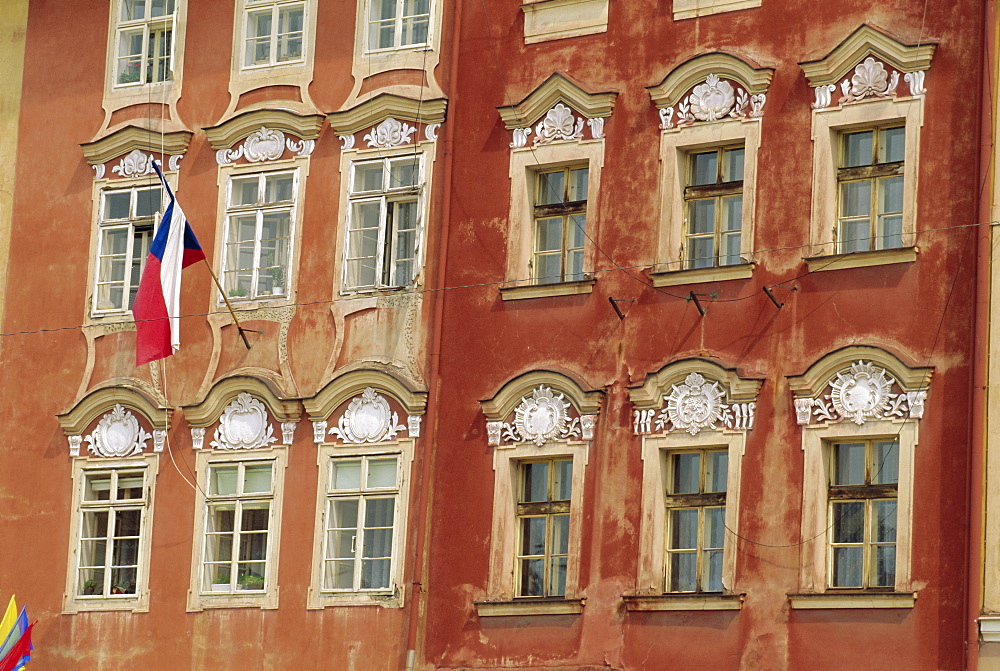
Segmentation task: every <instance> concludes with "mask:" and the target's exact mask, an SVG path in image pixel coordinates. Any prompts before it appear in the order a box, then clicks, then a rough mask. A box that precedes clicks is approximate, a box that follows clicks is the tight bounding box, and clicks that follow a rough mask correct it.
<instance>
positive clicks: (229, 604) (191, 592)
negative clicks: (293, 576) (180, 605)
mask: <svg viewBox="0 0 1000 671" xmlns="http://www.w3.org/2000/svg"><path fill="white" fill-rule="evenodd" d="M196 462H197V463H196V469H197V474H198V489H197V492H196V495H195V508H194V515H195V521H194V543H192V560H191V582H190V587H189V589H188V600H187V610H188V612H196V611H200V610H204V609H206V608H244V607H245V608H262V609H273V608H277V607H278V558H279V551H278V549H279V547H280V541H281V513H282V504H283V498H284V480H285V467H286V466H287V463H288V453H287V448H286V447H285V446H275V447H271V448H267V449H254V450H242V451H237V452H231V453H222V452H212V451H210V450H200V451H198V453H197V456H196ZM262 462H270V463H271V464H272V465H273V470H272V473H271V497H270V502H271V505H270V509H269V513H270V518H269V521H268V539H267V555H266V558H265V562H266V568H265V575H264V587H263V589H262V590H260V591H258V590H233V591H226V592H222V591H220V592H214V591H211V590H206V589H205V588H204V576H205V566H204V557H205V551H206V545H207V530H208V520H207V516H208V505H209V502H210V500H211V498H212V497H211V495H210V489H209V488H210V484H211V483H210V482H209V480H210V475H211V470H210V467H211V466H217V465H233V464H239V463H262ZM237 498H238V497H237ZM257 498H260V497H257ZM237 552H238V548H237V547H235V546H234V548H233V553H234V556H235V555H236V553H237ZM230 578H231V582H230V584H232V574H231V573H230Z"/></svg>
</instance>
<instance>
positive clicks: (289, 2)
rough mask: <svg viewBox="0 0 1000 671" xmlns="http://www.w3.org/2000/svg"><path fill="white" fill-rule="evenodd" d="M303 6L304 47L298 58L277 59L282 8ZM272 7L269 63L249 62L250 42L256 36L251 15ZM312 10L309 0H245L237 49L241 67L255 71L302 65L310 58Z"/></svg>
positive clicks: (302, 33) (302, 36) (302, 37)
mask: <svg viewBox="0 0 1000 671" xmlns="http://www.w3.org/2000/svg"><path fill="white" fill-rule="evenodd" d="M296 6H298V7H301V8H302V31H301V38H300V39H301V40H302V48H301V54H300V56H299V57H298V58H294V59H286V60H277V53H278V33H277V26H278V16H279V15H280V13H281V10H283V9H286V8H290V7H296ZM266 9H270V12H271V26H272V28H273V31H272V32H271V34H270V36H269V44H270V47H269V50H270V57H269V58H268V62H267V63H247V50H248V48H249V46H248V45H249V43H250V42H251V41H253V40H254V39H255V38H253V37H251V35H250V28H251V22H250V15H251V14H259V13H261V12H262V11H264V10H266ZM311 11H312V6H311V3H310V2H309V1H308V0H243V12H242V18H243V21H242V26H241V28H242V30H240V32H239V35H240V37H239V47H238V49H237V54H236V55H237V56H238V63H239V69H240V70H244V71H254V70H262V69H270V68H281V67H286V66H294V65H301V64H302V63H304V62H305V61H306V60H307V58H309V52H310V51H311V45H310V44H309V36H310V34H311V31H310V29H309V26H310V20H311V17H310V15H309V14H310V12H311Z"/></svg>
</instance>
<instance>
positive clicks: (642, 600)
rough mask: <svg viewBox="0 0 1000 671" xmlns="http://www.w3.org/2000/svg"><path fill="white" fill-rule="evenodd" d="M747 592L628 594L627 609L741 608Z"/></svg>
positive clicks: (632, 610) (625, 600)
mask: <svg viewBox="0 0 1000 671" xmlns="http://www.w3.org/2000/svg"><path fill="white" fill-rule="evenodd" d="M745 597H746V595H745V594H657V595H650V596H626V597H623V598H622V600H623V601H624V602H625V610H627V611H631V612H636V611H665V610H740V609H741V608H742V607H743V599H744V598H745Z"/></svg>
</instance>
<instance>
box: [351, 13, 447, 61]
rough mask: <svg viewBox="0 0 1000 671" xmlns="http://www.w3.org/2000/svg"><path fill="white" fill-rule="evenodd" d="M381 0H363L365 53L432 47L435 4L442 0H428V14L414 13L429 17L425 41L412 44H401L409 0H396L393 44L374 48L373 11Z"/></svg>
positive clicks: (362, 21)
mask: <svg viewBox="0 0 1000 671" xmlns="http://www.w3.org/2000/svg"><path fill="white" fill-rule="evenodd" d="M378 1H379V0H363V2H364V5H363V10H364V13H363V15H362V17H361V19H360V21H361V25H362V35H363V40H364V45H365V46H364V53H365V54H381V53H386V52H394V51H406V50H425V49H428V48H430V46H431V44H432V39H433V35H432V31H433V30H434V28H435V16H436V13H435V4H437V3H438V2H440V1H441V0H427V14H426V15H424V14H414V15H413V16H426V17H427V38H426V39H425V40H424V41H423V42H414V43H412V44H400V40H401V38H402V29H403V20H404V18H406V17H404V16H403V10H404V8H405V7H406V3H407V2H408V0H394V2H395V3H396V18H395V19H393V22H394V26H393V31H394V32H393V44H392V46H389V47H380V48H378V47H376V48H373V47H372V44H371V26H372V24H373V23H377V22H376V21H372V11H373V7H374V3H375V2H378Z"/></svg>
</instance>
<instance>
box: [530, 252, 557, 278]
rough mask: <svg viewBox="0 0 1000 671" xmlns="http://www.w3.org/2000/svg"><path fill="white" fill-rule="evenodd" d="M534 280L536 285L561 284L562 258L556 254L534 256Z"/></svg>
mask: <svg viewBox="0 0 1000 671" xmlns="http://www.w3.org/2000/svg"><path fill="white" fill-rule="evenodd" d="M534 271H535V272H534V279H535V282H536V283H538V284H550V283H552V282H561V281H562V279H563V277H562V256H561V255H560V254H559V253H558V252H557V253H553V254H545V255H541V254H536V255H535V268H534Z"/></svg>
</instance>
